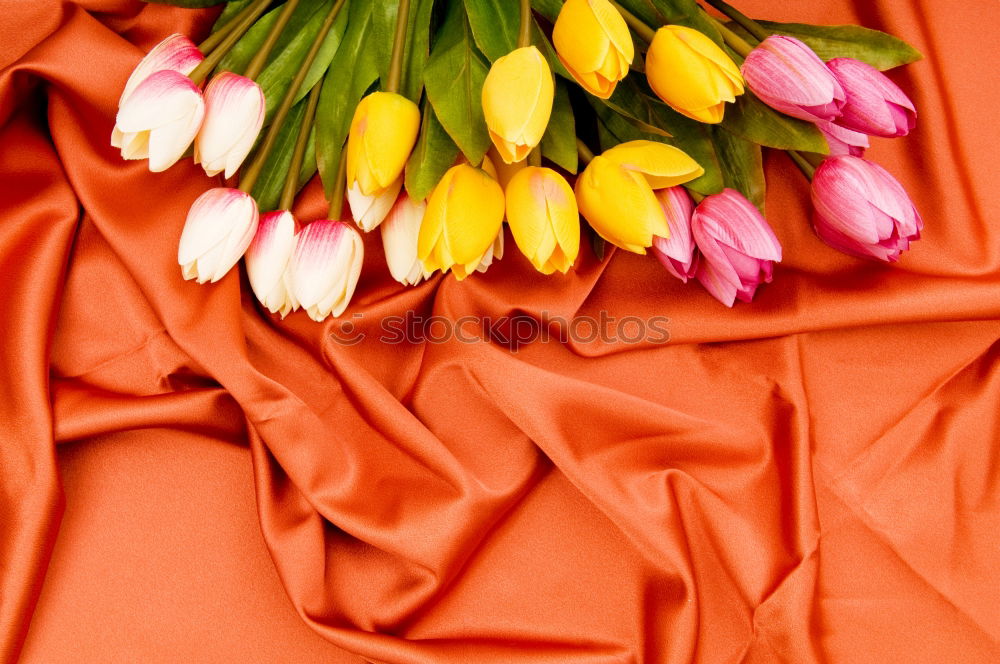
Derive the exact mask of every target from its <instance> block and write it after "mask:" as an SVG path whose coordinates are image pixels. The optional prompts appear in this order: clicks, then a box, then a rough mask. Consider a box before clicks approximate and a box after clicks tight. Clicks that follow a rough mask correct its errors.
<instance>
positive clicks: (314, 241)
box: [289, 221, 365, 322]
mask: <svg viewBox="0 0 1000 664" xmlns="http://www.w3.org/2000/svg"><path fill="white" fill-rule="evenodd" d="M364 255H365V248H364V244H363V243H362V242H361V235H360V234H359V233H358V232H357V231H356V230H354V228H352V227H351V226H350V225H349V224H346V223H344V222H342V221H314V222H312V223H311V224H309V225H308V226H306V227H305V228H304V229H302V232H301V233H299V240H298V243H297V244H296V246H295V252H294V253H293V254H292V262H291V265H290V266H289V269H290V270H291V282H292V288H293V290H294V292H295V297H296V299H298V301H299V304H300V305H301V306H302V308H303V309H305V310H306V313H308V314H309V317H310V318H312V319H313V320H314V321H317V322H320V321H322V320H323V319H325V318H326V317H327V316H330V315H332V316H333V317H334V318H336V317H337V316H340V315H341V314H342V313H344V310H345V309H347V305H348V304H350V302H351V297H353V295H354V289H355V287H356V286H357V285H358V278H359V277H360V276H361V264H362V262H363V261H364Z"/></svg>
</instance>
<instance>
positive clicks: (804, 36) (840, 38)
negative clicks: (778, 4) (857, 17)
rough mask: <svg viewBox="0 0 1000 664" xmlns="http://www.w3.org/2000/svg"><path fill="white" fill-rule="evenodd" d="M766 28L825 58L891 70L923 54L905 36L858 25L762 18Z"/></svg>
mask: <svg viewBox="0 0 1000 664" xmlns="http://www.w3.org/2000/svg"><path fill="white" fill-rule="evenodd" d="M760 24H761V25H763V26H764V28H765V29H766V30H769V31H772V32H776V33H778V34H782V35H791V36H793V37H797V38H798V39H801V40H802V41H804V42H805V43H806V44H808V45H809V47H810V48H812V50H814V51H816V55H818V56H819V57H820V58H822V59H823V60H832V59H833V58H855V59H857V60H861V61H862V62H867V63H868V64H870V65H871V66H873V67H875V68H877V69H882V70H885V69H892V68H893V67H898V66H900V65H905V64H909V63H911V62H916V61H917V60H920V59H921V58H923V57H924V56H923V55H921V53H920V51H918V50H917V49H915V48H913V47H912V46H910V45H909V44H907V43H906V42H905V41H903V40H902V39H899V38H897V37H893V36H892V35H887V34H886V33H884V32H879V31H878V30H872V29H870V28H862V27H861V26H859V25H805V24H802V23H773V22H770V21H760Z"/></svg>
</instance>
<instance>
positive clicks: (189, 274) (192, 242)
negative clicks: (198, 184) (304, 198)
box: [177, 187, 258, 284]
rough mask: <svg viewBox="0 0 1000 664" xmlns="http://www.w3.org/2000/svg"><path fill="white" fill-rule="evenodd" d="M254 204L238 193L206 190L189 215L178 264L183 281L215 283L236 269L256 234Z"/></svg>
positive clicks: (180, 246) (256, 220) (183, 233)
mask: <svg viewBox="0 0 1000 664" xmlns="http://www.w3.org/2000/svg"><path fill="white" fill-rule="evenodd" d="M257 222H258V216H257V202H256V201H254V199H253V197H251V196H250V194H247V193H246V192H243V191H240V190H239V189H229V188H227V187H217V188H215V189H209V190H208V191H206V192H205V193H204V194H202V195H201V196H199V197H198V199H197V200H195V202H194V204H193V205H192V206H191V210H190V211H189V212H188V216H187V221H185V222H184V230H183V231H182V232H181V241H180V244H179V245H178V247H177V262H178V263H179V264H180V266H181V269H182V272H183V275H184V278H185V279H197V280H198V283H199V284H203V283H205V282H206V281H211V282H213V283H214V282H216V281H218V280H219V279H221V278H222V277H224V276H225V274H226V273H227V272H229V270H230V268H232V267H233V266H234V265H236V262H237V261H238V260H240V257H242V256H243V253H244V252H245V251H246V250H247V247H249V246H250V242H251V240H253V236H254V234H255V233H256V232H257Z"/></svg>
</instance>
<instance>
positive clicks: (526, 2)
mask: <svg viewBox="0 0 1000 664" xmlns="http://www.w3.org/2000/svg"><path fill="white" fill-rule="evenodd" d="M525 46H531V0H521V29H520V31H518V33H517V47H518V48H524V47H525Z"/></svg>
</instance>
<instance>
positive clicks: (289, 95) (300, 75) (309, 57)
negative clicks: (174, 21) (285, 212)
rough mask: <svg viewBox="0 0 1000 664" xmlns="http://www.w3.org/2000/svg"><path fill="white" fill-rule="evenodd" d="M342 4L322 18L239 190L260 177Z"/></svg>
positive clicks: (250, 185) (251, 187) (250, 187)
mask: <svg viewBox="0 0 1000 664" xmlns="http://www.w3.org/2000/svg"><path fill="white" fill-rule="evenodd" d="M343 6H344V0H337V1H336V2H335V3H334V4H333V7H331V8H330V11H329V12H327V15H326V18H325V19H323V25H321V26H320V29H319V33H318V34H317V35H316V39H315V40H314V41H313V44H312V46H311V47H309V52H308V53H306V57H305V60H303V61H302V65H301V66H300V67H299V71H298V72H297V73H296V74H295V78H293V79H292V84H291V85H290V86H288V92H286V93H285V97H284V99H282V100H281V105H280V106H279V107H278V110H276V111H275V112H274V118H273V119H272V120H271V126H270V127H268V128H267V135H266V136H264V141H263V143H261V145H260V148H258V150H257V154H256V155H255V156H254V159H253V163H252V164H250V166H249V168H247V171H246V174H245V175H244V176H243V180H242V181H241V182H240V190H241V191H245V192H247V193H250V192H251V190H253V186H254V185H255V184H257V178H258V177H260V173H261V171H262V170H263V169H264V163H265V162H266V161H267V157H268V155H270V154H271V149H272V148H274V144H275V143H276V142H277V141H278V134H280V133H281V125H282V124H284V122H285V118H286V117H288V112H289V111H290V110H292V105H293V104H294V103H295V97H296V95H297V94H298V91H299V88H301V87H302V82H303V81H305V79H306V75H307V74H308V73H309V68H310V67H312V63H313V60H315V59H316V54H317V53H319V49H320V47H321V46H322V45H323V42H324V41H326V35H327V33H329V32H330V28H331V27H333V21H334V20H335V19H336V18H337V14H339V13H340V8H341V7H343Z"/></svg>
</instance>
